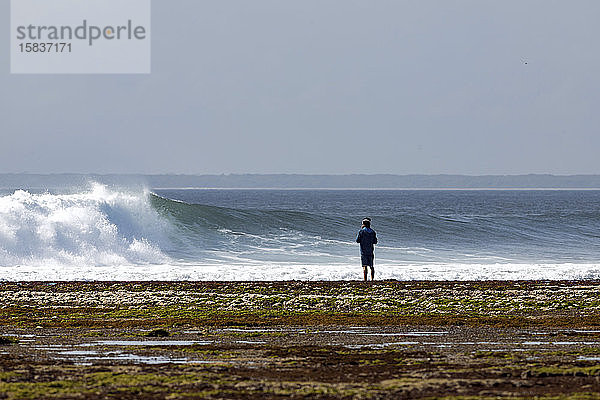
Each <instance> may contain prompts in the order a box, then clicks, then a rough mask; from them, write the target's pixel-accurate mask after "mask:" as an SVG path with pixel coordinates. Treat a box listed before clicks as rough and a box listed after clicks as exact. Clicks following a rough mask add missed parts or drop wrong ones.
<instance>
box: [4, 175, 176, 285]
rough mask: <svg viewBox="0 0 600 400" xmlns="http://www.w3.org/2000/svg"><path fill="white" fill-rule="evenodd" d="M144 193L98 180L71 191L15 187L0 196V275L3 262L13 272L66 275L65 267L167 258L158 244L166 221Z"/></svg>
mask: <svg viewBox="0 0 600 400" xmlns="http://www.w3.org/2000/svg"><path fill="white" fill-rule="evenodd" d="M146 197H147V195H146V194H144V193H137V194H136V193H133V194H130V193H126V192H118V191H110V190H108V189H107V188H106V187H104V186H102V185H97V184H95V185H93V187H92V188H91V189H90V190H89V191H86V192H83V193H76V194H65V195H56V194H49V193H44V194H31V193H29V192H27V191H23V190H17V191H15V192H14V193H13V194H12V195H8V196H3V197H0V266H2V267H3V271H4V273H3V274H2V277H3V278H4V279H10V276H7V275H6V272H8V271H6V268H7V267H8V268H9V270H11V271H14V272H15V273H16V274H17V275H19V272H21V271H27V270H30V271H37V272H38V273H39V272H41V274H38V277H43V276H44V274H46V273H47V272H50V275H60V277H61V278H62V279H69V275H68V270H69V267H70V269H78V268H82V269H83V270H86V269H87V268H86V267H90V266H124V265H140V264H141V265H143V264H148V263H154V264H156V263H157V262H159V263H164V262H167V261H168V260H169V257H167V256H166V255H165V254H164V253H163V252H162V251H161V249H160V244H161V242H164V241H165V240H166V238H167V232H168V230H169V225H168V223H166V221H164V220H163V219H162V218H161V217H160V215H159V214H158V213H157V212H156V211H155V210H154V209H153V208H152V207H151V206H150V204H149V203H148V201H147V198H146ZM40 275H41V276H40ZM75 276H76V277H78V278H84V277H83V276H82V274H81V273H79V274H76V275H75ZM15 279H18V278H16V277H15Z"/></svg>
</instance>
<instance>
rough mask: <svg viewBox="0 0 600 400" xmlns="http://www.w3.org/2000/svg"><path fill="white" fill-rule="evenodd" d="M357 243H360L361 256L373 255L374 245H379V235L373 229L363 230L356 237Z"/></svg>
mask: <svg viewBox="0 0 600 400" xmlns="http://www.w3.org/2000/svg"><path fill="white" fill-rule="evenodd" d="M356 243H360V254H362V255H364V256H371V255H373V245H374V244H377V234H376V233H375V231H374V230H373V229H371V228H367V227H365V228H362V229H361V230H360V231H358V236H356Z"/></svg>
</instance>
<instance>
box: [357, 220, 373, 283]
mask: <svg viewBox="0 0 600 400" xmlns="http://www.w3.org/2000/svg"><path fill="white" fill-rule="evenodd" d="M356 243H360V259H361V263H362V266H363V274H364V276H365V281H366V280H367V269H368V267H371V280H374V279H375V268H374V267H373V259H374V258H375V255H374V253H373V250H374V249H373V245H374V244H377V234H376V233H375V231H374V230H373V229H371V218H364V219H363V220H362V226H361V227H360V231H358V236H357V237H356Z"/></svg>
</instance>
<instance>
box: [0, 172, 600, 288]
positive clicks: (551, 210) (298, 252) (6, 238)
mask: <svg viewBox="0 0 600 400" xmlns="http://www.w3.org/2000/svg"><path fill="white" fill-rule="evenodd" d="M367 216H368V217H370V218H372V220H373V222H372V224H373V225H372V227H373V228H374V229H375V230H376V231H377V236H378V239H379V243H378V245H377V246H376V250H375V269H376V277H377V278H379V279H398V280H414V279H424V280H480V279H597V278H600V191H593V190H587V191H586V190H580V191H577V190H224V189H179V190H178V189H172V190H158V189H152V188H141V187H137V188H133V187H132V188H110V187H107V186H103V185H100V184H91V185H89V187H85V188H83V189H78V188H74V189H71V190H70V191H64V190H63V191H61V192H53V191H44V192H40V191H34V190H28V189H27V188H18V189H12V190H4V191H2V192H0V279H1V280H250V281H255V280H291V279H297V280H321V279H323V280H345V279H360V278H361V277H362V268H361V267H360V257H359V249H358V244H356V243H355V238H356V234H357V232H358V230H359V228H360V223H361V219H362V218H363V217H367Z"/></svg>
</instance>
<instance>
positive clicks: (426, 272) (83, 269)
mask: <svg viewBox="0 0 600 400" xmlns="http://www.w3.org/2000/svg"><path fill="white" fill-rule="evenodd" d="M239 261H240V260H234V259H232V260H231V262H230V263H227V262H225V263H224V262H222V261H220V262H215V263H210V264H191V263H178V264H160V265H159V264H154V265H153V264H146V265H137V266H136V267H135V268H131V266H128V265H121V266H119V265H113V266H75V265H62V266H59V267H58V266H55V267H52V266H50V265H48V266H46V267H43V268H40V267H28V266H19V267H0V280H11V281H13V280H14V281H39V280H45V281H62V280H101V281H112V280H140V281H144V280H166V281H175V280H199V281H213V280H223V281H270V280H275V281H281V280H307V281H316V280H325V281H331V280H357V279H361V278H362V268H361V267H360V266H358V265H308V264H292V263H286V264H272V263H258V262H254V263H240V262H239ZM375 271H376V279H396V280H432V281H445V280H458V281H466V280H538V279H547V280H563V279H598V278H599V277H600V265H598V264H485V265H484V264H477V265H459V264H436V265H433V264H430V265H425V264H415V265H378V266H376V269H375Z"/></svg>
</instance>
